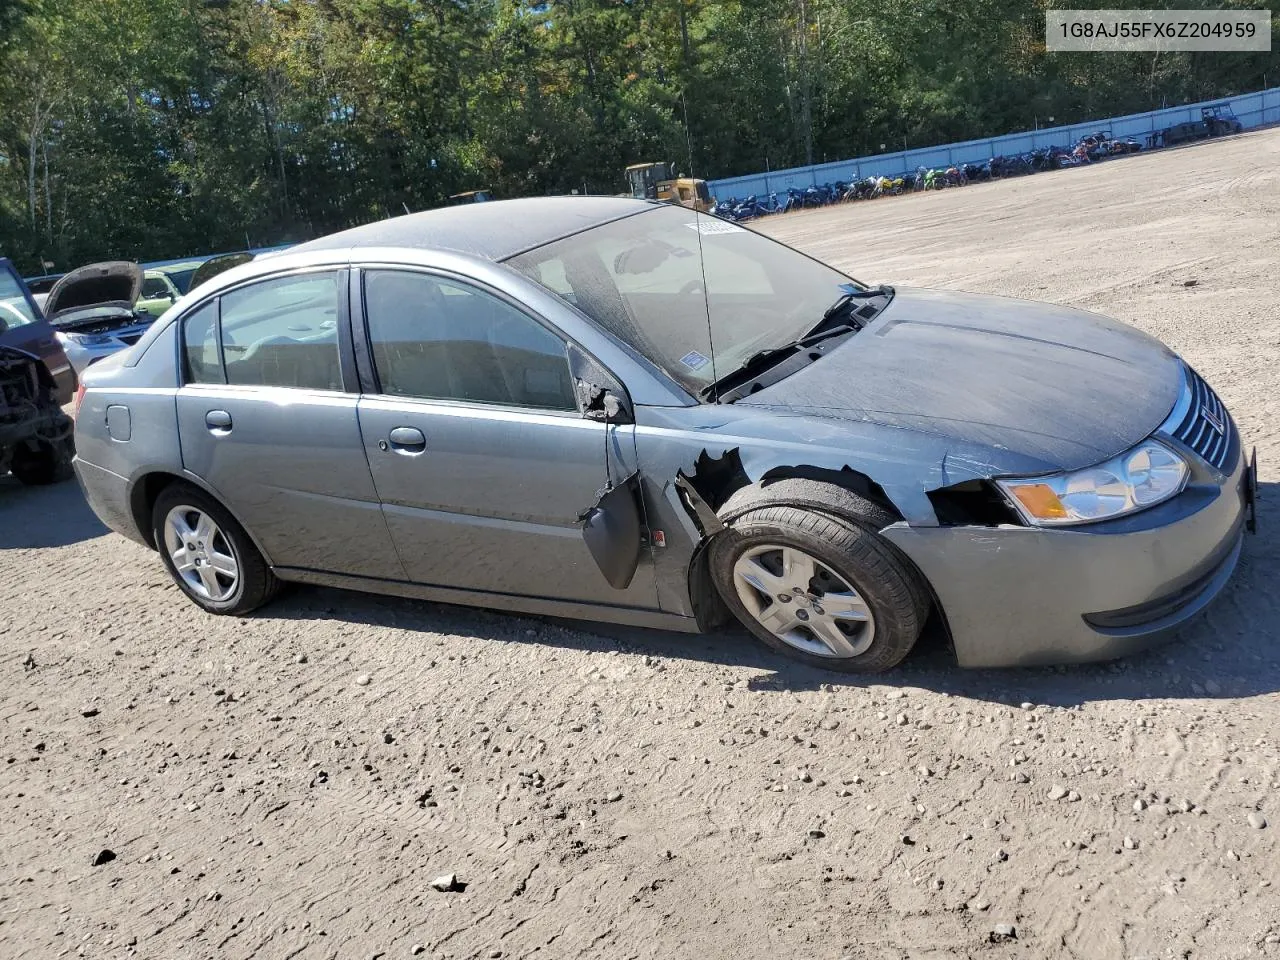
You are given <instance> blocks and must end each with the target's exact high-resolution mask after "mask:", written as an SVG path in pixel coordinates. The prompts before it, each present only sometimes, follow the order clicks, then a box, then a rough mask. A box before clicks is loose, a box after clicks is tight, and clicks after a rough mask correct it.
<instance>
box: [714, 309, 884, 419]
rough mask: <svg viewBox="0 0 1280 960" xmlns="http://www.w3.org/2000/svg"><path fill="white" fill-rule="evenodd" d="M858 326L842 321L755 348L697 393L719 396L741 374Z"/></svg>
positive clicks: (764, 367) (751, 371)
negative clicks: (836, 324) (790, 338)
mask: <svg viewBox="0 0 1280 960" xmlns="http://www.w3.org/2000/svg"><path fill="white" fill-rule="evenodd" d="M858 329H859V328H858V327H855V326H853V325H852V324H848V323H842V324H840V325H839V326H836V327H830V328H828V329H826V330H819V331H818V332H817V333H809V334H806V335H805V336H803V337H798V338H797V339H795V340H792V341H791V342H790V343H784V344H782V345H781V346H778V347H769V348H768V349H767V350H757V351H756V352H755V353H753V354H752V355H751V356H749V357H747V359H746V360H744V361H743V362H742V365H741V366H739V367H737V368H736V369H734V370H733V371H731V372H729V373H726V374H725V375H724V376H723V377H721V378H720V379H719V380H716V381H714V382H713V383H709V384H707V385H706V386H705V387H703V388H702V389H701V390H700V391H698V395H699V396H700V397H702V399H704V400H706V399H708V398H710V397H715V396H719V395H720V393H721V392H722V391H723V390H724V388H725V387H727V386H728V385H729V384H731V383H734V382H735V381H738V380H741V379H743V374H747V373H755V372H756V371H759V370H764V369H766V368H768V367H771V366H773V365H774V364H776V363H778V362H779V361H782V360H786V359H787V358H788V357H791V356H794V355H795V354H796V353H797V352H798V351H800V350H803V349H805V348H806V347H812V346H813V345H814V344H817V343H821V342H822V341H823V340H830V339H831V338H832V337H842V336H845V335H846V334H850V333H856V332H857V330H858Z"/></svg>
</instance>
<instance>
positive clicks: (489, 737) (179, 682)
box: [0, 130, 1280, 960]
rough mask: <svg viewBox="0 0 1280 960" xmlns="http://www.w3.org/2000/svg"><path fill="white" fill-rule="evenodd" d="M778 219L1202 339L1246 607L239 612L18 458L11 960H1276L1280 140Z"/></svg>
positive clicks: (4, 561)
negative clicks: (1240, 540) (1048, 644)
mask: <svg viewBox="0 0 1280 960" xmlns="http://www.w3.org/2000/svg"><path fill="white" fill-rule="evenodd" d="M759 226H760V229H762V230H765V231H767V232H769V233H771V234H774V235H776V236H778V237H781V238H783V239H786V240H788V241H791V242H793V243H795V244H798V245H799V246H801V247H802V248H804V249H806V250H808V251H810V252H812V253H814V254H816V255H818V256H820V257H824V258H828V259H830V260H831V261H833V262H835V263H837V264H839V265H841V266H845V267H847V268H849V269H850V270H851V271H852V272H853V273H854V274H855V275H856V276H858V277H860V278H862V279H865V280H870V281H881V280H884V281H890V282H894V283H900V284H907V283H911V284H927V285H936V286H945V287H956V288H961V289H967V290H975V291H983V292H994V293H1002V294H1011V295H1015V296H1026V297H1035V298H1042V299H1048V300H1053V301H1058V302H1063V303H1071V304H1077V305H1080V306H1083V307H1088V308H1092V309H1097V310H1100V311H1105V312H1107V313H1110V314H1113V315H1115V316H1118V317H1120V318H1122V319H1124V320H1126V321H1129V322H1131V323H1134V324H1136V325H1137V326H1139V327H1141V328H1142V329H1144V330H1147V331H1149V332H1151V333H1153V334H1156V335H1157V336H1159V337H1161V338H1163V339H1164V340H1165V341H1166V342H1167V343H1169V344H1170V345H1171V346H1173V347H1174V348H1175V349H1177V350H1179V351H1181V352H1182V353H1183V354H1185V355H1186V356H1187V357H1188V358H1189V359H1190V360H1191V361H1192V362H1193V363H1194V364H1195V365H1196V366H1197V367H1198V368H1199V369H1200V371H1201V372H1202V373H1203V374H1204V375H1205V376H1206V377H1207V378H1208V379H1209V380H1210V381H1211V382H1212V383H1213V384H1214V385H1215V386H1216V387H1217V389H1218V390H1219V392H1220V393H1221V394H1222V396H1223V398H1224V399H1225V400H1226V401H1227V403H1228V405H1229V406H1230V408H1231V409H1232V411H1233V412H1234V414H1235V416H1236V418H1237V420H1238V422H1239V425H1240V428H1241V429H1242V431H1243V433H1244V435H1245V437H1246V438H1247V439H1248V441H1250V442H1252V443H1256V444H1257V447H1258V453H1259V460H1260V463H1261V467H1262V470H1261V476H1262V480H1263V481H1264V486H1263V503H1262V505H1261V506H1262V509H1261V522H1262V533H1261V534H1260V535H1259V536H1257V537H1254V538H1252V539H1250V540H1249V542H1248V544H1247V546H1246V552H1245V556H1244V560H1243V562H1242V564H1241V567H1240V570H1239V572H1238V573H1237V575H1236V577H1235V580H1234V582H1233V584H1232V585H1231V587H1230V588H1229V589H1228V591H1227V593H1226V595H1225V596H1224V597H1222V598H1221V600H1220V601H1219V602H1218V603H1217V605H1216V606H1215V607H1213V608H1212V610H1211V611H1210V612H1209V613H1208V615H1207V616H1205V617H1204V618H1203V619H1202V620H1200V621H1199V622H1197V623H1196V624H1195V625H1194V626H1192V627H1190V628H1188V629H1187V630H1185V631H1184V633H1183V635H1182V636H1181V638H1180V639H1179V640H1177V641H1176V642H1174V643H1173V644H1171V645H1169V646H1166V647H1163V648H1161V649H1158V650H1156V651H1154V652H1151V653H1149V654H1145V655H1142V656H1139V657H1134V658H1132V659H1129V660H1126V661H1123V662H1121V663H1118V664H1114V665H1110V666H1100V667H1084V668H1072V669H1065V670H1025V671H992V672H965V671H961V670H958V669H957V668H955V667H954V666H952V665H951V664H950V663H949V661H948V655H947V653H946V651H945V650H944V649H942V648H941V647H940V645H938V644H936V643H935V644H925V645H924V647H923V648H922V649H920V650H918V651H917V653H915V654H913V656H912V657H911V658H910V659H909V660H908V661H907V663H906V664H905V665H904V666H903V667H902V668H901V669H899V670H897V671H896V672H894V673H892V674H890V675H887V676H882V677H877V678H874V679H860V678H846V677H840V676H835V675H829V674H824V673H819V672H816V671H812V670H809V669H806V668H799V667H795V666H792V665H790V664H788V663H787V662H785V661H782V660H780V659H777V658H775V657H774V656H772V655H769V654H768V653H766V652H764V651H763V650H762V649H761V648H758V647H757V646H756V645H755V644H754V643H753V642H751V641H750V640H748V639H746V638H744V637H742V636H739V635H726V636H717V637H711V638H689V637H684V636H677V635H668V634H663V633H654V632H646V631H640V630H634V631H631V630H620V629H616V628H607V627H594V626H581V625H578V626H573V625H564V624H561V623H552V622H544V621H539V620H535V619H528V618H517V617H509V616H501V615H496V614H489V613H485V612H476V611H468V610H463V609H458V608H451V607H443V606H434V605H431V604H426V603H415V602H409V601H401V600H390V599H380V598H371V597H363V596H357V595H349V594H344V593H339V592H335V591H329V590H319V589H299V590H295V591H293V592H292V593H290V594H289V595H287V596H286V597H284V598H282V599H281V600H280V601H279V602H277V603H276V604H274V605H273V606H271V607H270V608H268V609H267V610H265V611H263V612H262V613H261V615H258V616H255V617H253V618H251V619H246V620H232V619H219V618H213V617H207V616H204V615H202V614H200V613H198V612H197V611H196V609H195V608H194V607H192V606H191V605H190V604H189V603H187V602H185V601H184V600H183V599H182V597H181V596H180V594H179V592H178V591H177V589H176V588H175V587H173V586H171V585H170V584H169V582H168V581H167V579H166V577H165V575H164V573H163V571H162V569H161V566H160V563H159V561H158V560H157V559H156V558H155V556H154V555H152V554H150V553H148V552H147V551H145V550H143V549H142V548H140V547H136V546H134V545H132V544H131V543H128V542H126V541H125V540H123V539H121V538H119V537H117V536H115V535H108V534H106V532H105V531H104V529H103V528H102V527H101V526H100V525H99V524H98V523H97V521H96V520H95V519H94V517H93V516H92V514H91V513H90V512H89V511H88V508H87V507H86V506H85V504H84V502H83V501H82V499H81V497H80V495H79V492H78V490H77V489H76V487H75V485H74V484H63V485H61V486H58V487H56V488H49V489H40V490H28V489H23V488H20V487H18V486H17V485H15V484H14V483H13V482H12V481H11V480H9V479H3V480H0V811H2V812H0V956H3V957H31V958H41V960H43V958H51V957H61V956H64V955H65V956H85V957H94V958H97V957H126V956H139V957H152V958H179V957H181V958H201V957H227V958H323V957H333V958H339V957H340V958H349V957H354V958H370V957H378V956H384V957H388V958H399V957H411V956H415V955H418V956H422V957H426V958H446V957H447V958H465V957H535V956H536V957H546V958H560V957H607V958H611V960H613V958H626V957H643V958H650V957H652V958H664V960H665V958H686V957H689V958H700V960H701V958H721V957H723V958H735V960H740V958H747V957H788V958H789V957H798V958H801V957H802V958H812V960H826V958H831V960H835V958H840V957H852V958H859V960H861V958H877V960H879V958H910V960H922V958H957V957H983V958H987V957H1027V958H1041V957H1053V958H1056V957H1072V958H1081V960H1107V958H1119V957H1126V958H1167V957H1176V958H1184V957H1195V958H1206V960H1230V958H1237V957H1268V956H1270V957H1280V857H1278V855H1277V854H1278V852H1280V851H1278V850H1277V842H1276V840H1277V837H1278V836H1280V793H1277V789H1278V788H1280V770H1278V769H1277V739H1276V738H1277V725H1278V723H1280V692H1278V691H1280V649H1278V648H1277V643H1278V641H1280V596H1278V594H1277V585H1278V584H1280V575H1278V574H1280V550H1278V549H1277V546H1276V544H1277V540H1276V536H1277V533H1276V531H1277V530H1278V529H1280V514H1274V511H1273V509H1270V508H1273V507H1274V506H1275V505H1276V504H1278V503H1280V495H1278V494H1277V490H1278V489H1280V487H1278V486H1277V481H1280V311H1277V307H1276V303H1277V302H1278V301H1280V270H1278V269H1277V268H1278V266H1280V130H1272V131H1267V132H1261V133H1255V134H1250V135H1245V136H1241V137H1237V138H1234V139H1231V140H1228V141H1223V142H1218V143H1212V144H1207V145H1199V146H1195V147H1192V148H1188V149H1182V150H1175V151H1169V152H1166V153H1163V154H1160V155H1151V156H1138V157H1134V158H1127V159H1124V160H1119V161H1115V162H1111V163H1105V164H1100V165H1098V166H1096V167H1094V168H1089V169H1084V170H1069V171H1064V172H1060V173H1054V174H1041V175H1037V176H1034V177H1028V178H1023V179H1019V180H1014V181H1007V182H1002V183H994V184H982V185H975V186H971V187H968V188H966V189H963V190H950V191H946V192H942V193H936V194H926V195H918V196H911V197H905V198H897V199H885V200H880V201H875V202H869V203H861V204H855V205H849V206H844V207H839V208H834V209H829V210H823V211H816V212H809V213H800V214H793V215H790V216H786V217H780V218H777V219H775V220H772V221H764V222H762V223H761V224H760V225H759ZM1193 281H1194V285H1188V284H1191V283H1192V282H1193ZM1273 514H1274V515H1273ZM362 681H364V682H362ZM1058 788H1060V790H1059V789H1058ZM1061 791H1070V792H1069V793H1067V794H1066V795H1065V796H1063V797H1061V798H1060V799H1053V798H1054V797H1057V796H1058V794H1059V793H1060V792H1061ZM1251 815H1252V816H1253V823H1251V822H1250V817H1251ZM1266 820H1270V821H1271V823H1270V824H1269V825H1265V826H1264V825H1263V824H1265V821H1266ZM104 850H110V851H112V852H113V853H114V854H115V857H114V859H111V860H109V862H105V863H101V864H99V865H97V866H94V865H93V863H94V861H95V858H97V857H98V856H99V854H100V853H101V852H102V851H104ZM444 874H456V876H457V879H458V881H459V885H465V890H455V891H452V892H438V891H436V890H434V889H432V887H431V886H430V881H431V880H432V879H434V878H436V877H439V876H441V875H444ZM1001 924H1009V925H1012V927H1013V928H1014V931H1013V932H1014V938H1006V937H1000V936H998V935H996V934H994V930H995V928H996V926H997V925H1001Z"/></svg>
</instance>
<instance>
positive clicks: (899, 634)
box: [709, 506, 929, 673]
mask: <svg viewBox="0 0 1280 960" xmlns="http://www.w3.org/2000/svg"><path fill="white" fill-rule="evenodd" d="M709 559H710V566H711V574H712V578H713V580H714V581H715V584H716V587H717V589H718V590H719V592H720V595H721V596H722V597H723V598H724V601H725V603H726V604H727V605H728V606H729V608H730V609H731V610H732V611H733V612H734V614H735V615H736V616H737V617H738V619H739V620H741V621H742V623H743V624H744V625H745V626H746V628H747V629H748V630H750V631H751V632H752V633H753V634H754V635H755V636H756V637H758V638H759V639H760V640H762V641H763V642H764V643H765V644H767V645H768V646H769V647H772V648H773V649H774V650H777V651H779V652H781V653H784V654H786V655H787V656H790V657H792V658H793V659H797V660H801V661H803V662H805V663H808V664H811V665H813V666H818V667H824V668H826V669H829V670H839V671H843V672H848V673H874V672H878V671H882V670H887V669H889V668H890V667H893V666H894V665H896V664H897V663H898V662H899V661H901V660H902V658H903V657H905V656H906V655H907V653H908V652H909V651H910V650H911V648H912V646H913V645H914V644H915V642H916V639H917V638H918V637H919V635H920V631H921V629H922V628H923V626H924V620H925V617H926V615H927V613H928V610H929V600H928V593H927V590H926V589H925V588H924V586H923V584H922V583H921V582H920V579H919V577H918V576H917V575H916V574H915V572H914V571H913V570H912V569H911V568H910V567H909V566H908V565H907V563H906V562H905V561H903V560H902V559H901V558H900V557H899V555H898V554H897V553H896V552H895V551H894V550H893V548H892V547H891V546H890V545H889V544H888V543H886V542H885V541H883V540H882V539H881V538H880V537H879V536H877V535H876V534H875V533H874V532H872V531H871V530H868V529H866V528H865V527H862V526H860V525H858V524H856V523H853V522H850V521H844V520H841V519H837V518H836V517H834V516H828V515H826V514H822V513H815V512H812V511H808V510H801V509H798V508H795V507H785V506H773V507H763V508H761V509H758V510H753V511H751V512H750V513H747V514H745V515H743V516H742V517H740V518H738V520H736V521H735V522H734V523H733V525H732V526H731V527H729V528H728V529H727V530H725V531H724V532H723V533H722V534H720V535H719V536H718V537H717V538H716V539H715V540H713V541H712V543H711V546H710V555H709Z"/></svg>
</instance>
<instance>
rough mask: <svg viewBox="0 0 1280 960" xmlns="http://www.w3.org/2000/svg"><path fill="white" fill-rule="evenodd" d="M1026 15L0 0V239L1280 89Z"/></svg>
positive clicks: (417, 204) (62, 264)
mask: <svg viewBox="0 0 1280 960" xmlns="http://www.w3.org/2000/svg"><path fill="white" fill-rule="evenodd" d="M1277 2H1280V0H1271V3H1272V4H1273V5H1274V4H1275V3H1277ZM1044 14H1045V0H945V2H944V0H882V2H879V3H876V4H874V5H872V4H871V3H870V2H868V0H548V2H546V3H545V4H538V3H536V2H533V0H92V2H86V0H0V158H3V159H0V253H4V254H7V255H9V256H13V257H15V258H17V259H18V260H19V262H20V263H21V264H22V265H23V266H24V267H26V268H28V269H32V270H35V269H39V264H40V262H41V261H42V260H48V261H52V262H54V263H55V264H56V266H57V268H58V269H67V268H70V267H73V266H76V265H78V264H80V263H84V262H88V261H90V260H95V259H102V258H106V257H119V256H124V257H138V258H143V259H148V258H159V257H169V256H172V257H178V256H185V255H188V254H193V253H199V252H205V251H213V250H226V249H235V248H239V247H243V246H244V245H245V244H246V243H251V244H255V245H256V244H268V243H277V242H282V241H292V240H301V239H306V238H308V237H311V236H314V235H317V234H320V233H323V232H327V231H330V230H335V229H340V228H342V227H345V226H349V225H351V224H354V223H358V222H363V221H368V220H372V219H377V218H381V217H385V216H388V215H394V214H397V213H401V212H403V210H404V209H405V208H408V209H411V210H419V209H424V208H427V207H432V206H436V205H439V204H440V203H442V202H444V200H445V199H446V198H447V197H448V196H449V195H450V194H453V193H457V192H461V191H463V190H473V189H478V188H485V187H487V188H490V189H492V190H494V191H495V193H496V194H497V195H498V196H521V195H530V194H542V193H563V192H568V191H569V190H573V189H576V190H584V189H585V190H588V191H591V192H599V193H616V192H620V191H622V190H624V189H625V183H624V181H623V178H622V170H623V168H624V167H625V166H626V165H628V164H630V163H636V162H641V161H649V160H672V161H674V162H675V164H676V165H677V167H678V168H680V169H681V170H682V171H684V172H690V173H693V174H694V175H697V176H703V177H708V178H713V177H723V176H731V175H734V174H741V173H749V172H753V171H755V170H759V169H762V168H763V167H764V166H765V165H766V164H768V165H769V166H770V167H772V168H775V169H776V168H780V167H786V166H792V165H796V164H802V163H806V162H810V161H812V162H820V161H823V160H835V159H839V158H843V157H850V156H856V155H860V154H866V153H871V152H876V151H878V150H879V149H880V145H881V144H884V145H885V146H886V148H887V149H890V150H892V149H898V148H900V147H901V146H902V145H903V144H904V143H905V144H907V145H909V146H923V145H929V144H933V143H941V142H946V141H949V140H956V139H964V138H970V137H980V136H990V135H996V134H1002V133H1007V132H1011V131H1014V130H1020V129H1026V128H1028V127H1030V126H1031V125H1032V123H1033V122H1035V121H1036V120H1037V119H1039V120H1040V121H1041V122H1045V121H1046V119H1047V118H1048V117H1050V116H1053V117H1055V118H1056V120H1057V121H1058V122H1070V121H1074V120H1081V119H1087V118H1089V117H1093V116H1100V115H1109V114H1113V113H1120V112H1127V111H1137V110H1144V109H1150V108H1152V107H1159V106H1161V105H1164V104H1166V103H1169V104H1173V103H1180V102H1188V101H1191V100H1198V99H1204V98H1208V97H1214V96H1221V95H1226V94H1231V93H1238V92H1242V91H1245V90H1251V89H1256V88H1258V87H1260V86H1261V85H1262V83H1263V78H1264V75H1266V74H1268V73H1269V74H1270V79H1271V81H1272V82H1276V81H1277V80H1280V59H1278V56H1280V55H1278V54H1250V55H1245V54H1162V55H1159V56H1156V55H1153V54H1123V55H1122V54H1105V55H1084V54H1067V55H1049V54H1047V53H1046V52H1045V49H1044V37H1043V32H1044ZM1277 20H1280V18H1277ZM1277 49H1278V50H1280V44H1277Z"/></svg>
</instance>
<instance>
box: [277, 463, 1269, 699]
mask: <svg viewBox="0 0 1280 960" xmlns="http://www.w3.org/2000/svg"><path fill="white" fill-rule="evenodd" d="M1268 504H1280V484H1277V483H1265V484H1261V485H1260V486H1259V510H1260V512H1261V513H1262V518H1261V523H1262V524H1263V526H1262V528H1261V529H1262V532H1261V533H1260V534H1259V535H1257V536H1251V537H1247V538H1246V541H1245V546H1244V551H1243V553H1242V555H1241V560H1240V565H1239V567H1238V568H1237V570H1236V573H1235V576H1234V577H1233V578H1232V580H1231V582H1230V583H1229V584H1228V585H1227V588H1226V589H1225V590H1224V591H1223V593H1222V595H1221V596H1220V597H1219V598H1218V600H1217V601H1216V602H1215V603H1214V604H1212V605H1211V606H1210V608H1209V609H1208V610H1207V611H1206V612H1205V613H1203V614H1201V615H1200V616H1199V617H1197V618H1195V619H1194V620H1193V621H1191V622H1190V623H1188V624H1187V625H1186V626H1185V627H1183V628H1182V629H1181V630H1179V631H1178V632H1177V633H1175V634H1174V635H1173V637H1172V639H1171V640H1170V641H1169V642H1168V643H1165V644H1161V645H1159V646H1156V647H1154V648H1153V649H1151V650H1149V651H1146V652H1145V653H1141V654H1138V655H1135V656H1132V657H1128V658H1125V659H1122V660H1118V661H1114V662H1111V663H1101V664H1081V665H1075V666H1061V667H1025V668H1015V669H1004V670H963V669H960V668H959V667H957V665H956V662H955V658H954V656H953V655H952V653H951V651H950V649H949V647H948V645H947V642H946V637H945V633H944V631H943V630H942V628H941V626H940V624H939V623H938V622H937V620H936V618H934V619H932V620H931V621H930V623H929V625H928V626H927V627H926V629H925V633H924V635H923V636H922V637H921V639H920V641H919V642H918V643H917V644H916V648H915V649H914V650H913V651H912V653H911V655H910V656H908V657H907V659H906V660H905V661H903V663H902V664H900V665H899V666H898V667H897V668H896V669H894V670H892V671H890V672H888V673H884V674H876V675H870V676H868V675H859V674H840V673H835V672H832V671H829V670H821V669H817V668H813V667H808V666H805V665H803V664H797V663H792V662H790V661H788V660H787V659H786V658H784V657H782V656H780V655H778V654H775V653H773V652H772V651H770V650H768V649H766V648H765V647H764V646H763V645H761V644H760V643H758V642H756V641H755V640H754V639H753V638H752V637H751V636H750V635H749V634H747V633H746V632H745V631H743V630H741V629H733V630H725V631H722V632H719V633H715V634H710V635H691V634H684V633H676V632H672V631H665V630H649V629H644V628H640V627H623V626H615V625H610V624H600V623H585V622H579V621H566V620H559V619H552V618H540V617H530V616H523V615H517V614H503V613H494V612H489V611H483V610H475V609H471V608H464V607H453V606H449V605H446V604H432V603H426V602H422V601H415V600H401V599H398V598H391V597H372V596H369V595H365V594H352V593H347V592H345V591H332V590H322V589H319V588H299V589H297V590H295V591H293V592H292V593H291V594H289V595H288V596H286V597H283V598H281V600H279V601H277V602H276V603H275V604H273V605H272V607H271V608H269V610H268V611H264V615H270V616H284V617H287V618H297V619H308V618H312V617H320V616H324V617H336V618H338V619H345V620H354V621H358V622H361V623H366V624H370V625H379V626H386V627H395V628H399V629H409V630H418V631H422V632H424V633H426V632H430V633H449V634H453V635H459V636H473V637H476V638H483V639H488V640H496V641H499V642H506V643H537V644H543V645H548V646H555V647H561V648H565V649H572V650H582V651H591V652H608V651H617V652H619V653H625V654H632V655H640V656H645V657H652V658H655V660H656V661H657V662H661V661H663V660H668V661H679V660H691V661H699V662H702V663H710V664H717V665H721V666H725V667H733V668H737V669H744V668H745V669H747V670H751V671H758V673H756V674H755V675H753V676H750V677H747V678H745V679H746V681H747V687H748V688H749V689H751V690H754V691H758V692H761V693H770V692H790V691H797V690H818V689H821V690H833V691H834V690H838V689H841V688H858V687H902V688H921V689H927V690H934V691H937V692H941V693H947V694H951V695H954V696H958V697H966V698H970V699H975V700H982V701H987V702H992V703H1005V704H1010V705H1015V706H1016V705H1018V704H1021V703H1024V702H1032V703H1036V704H1047V705H1052V706H1062V707H1072V706H1080V705H1083V704H1087V703H1090V702H1098V701H1106V700H1143V699H1152V698H1175V699H1176V698H1209V699H1213V698H1227V697H1248V696H1256V695H1259V694H1266V693H1275V692H1277V691H1280V594H1277V592H1276V591H1275V590H1274V586H1273V585H1274V584H1276V583H1280V541H1278V540H1277V539H1276V538H1274V537H1271V536H1268V535H1267V527H1266V522H1267V515H1268V511H1267V510H1266V507H1267V505H1268ZM655 665H656V664H655ZM732 679H733V680H734V682H737V681H739V680H741V679H743V678H741V677H734V678H732Z"/></svg>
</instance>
